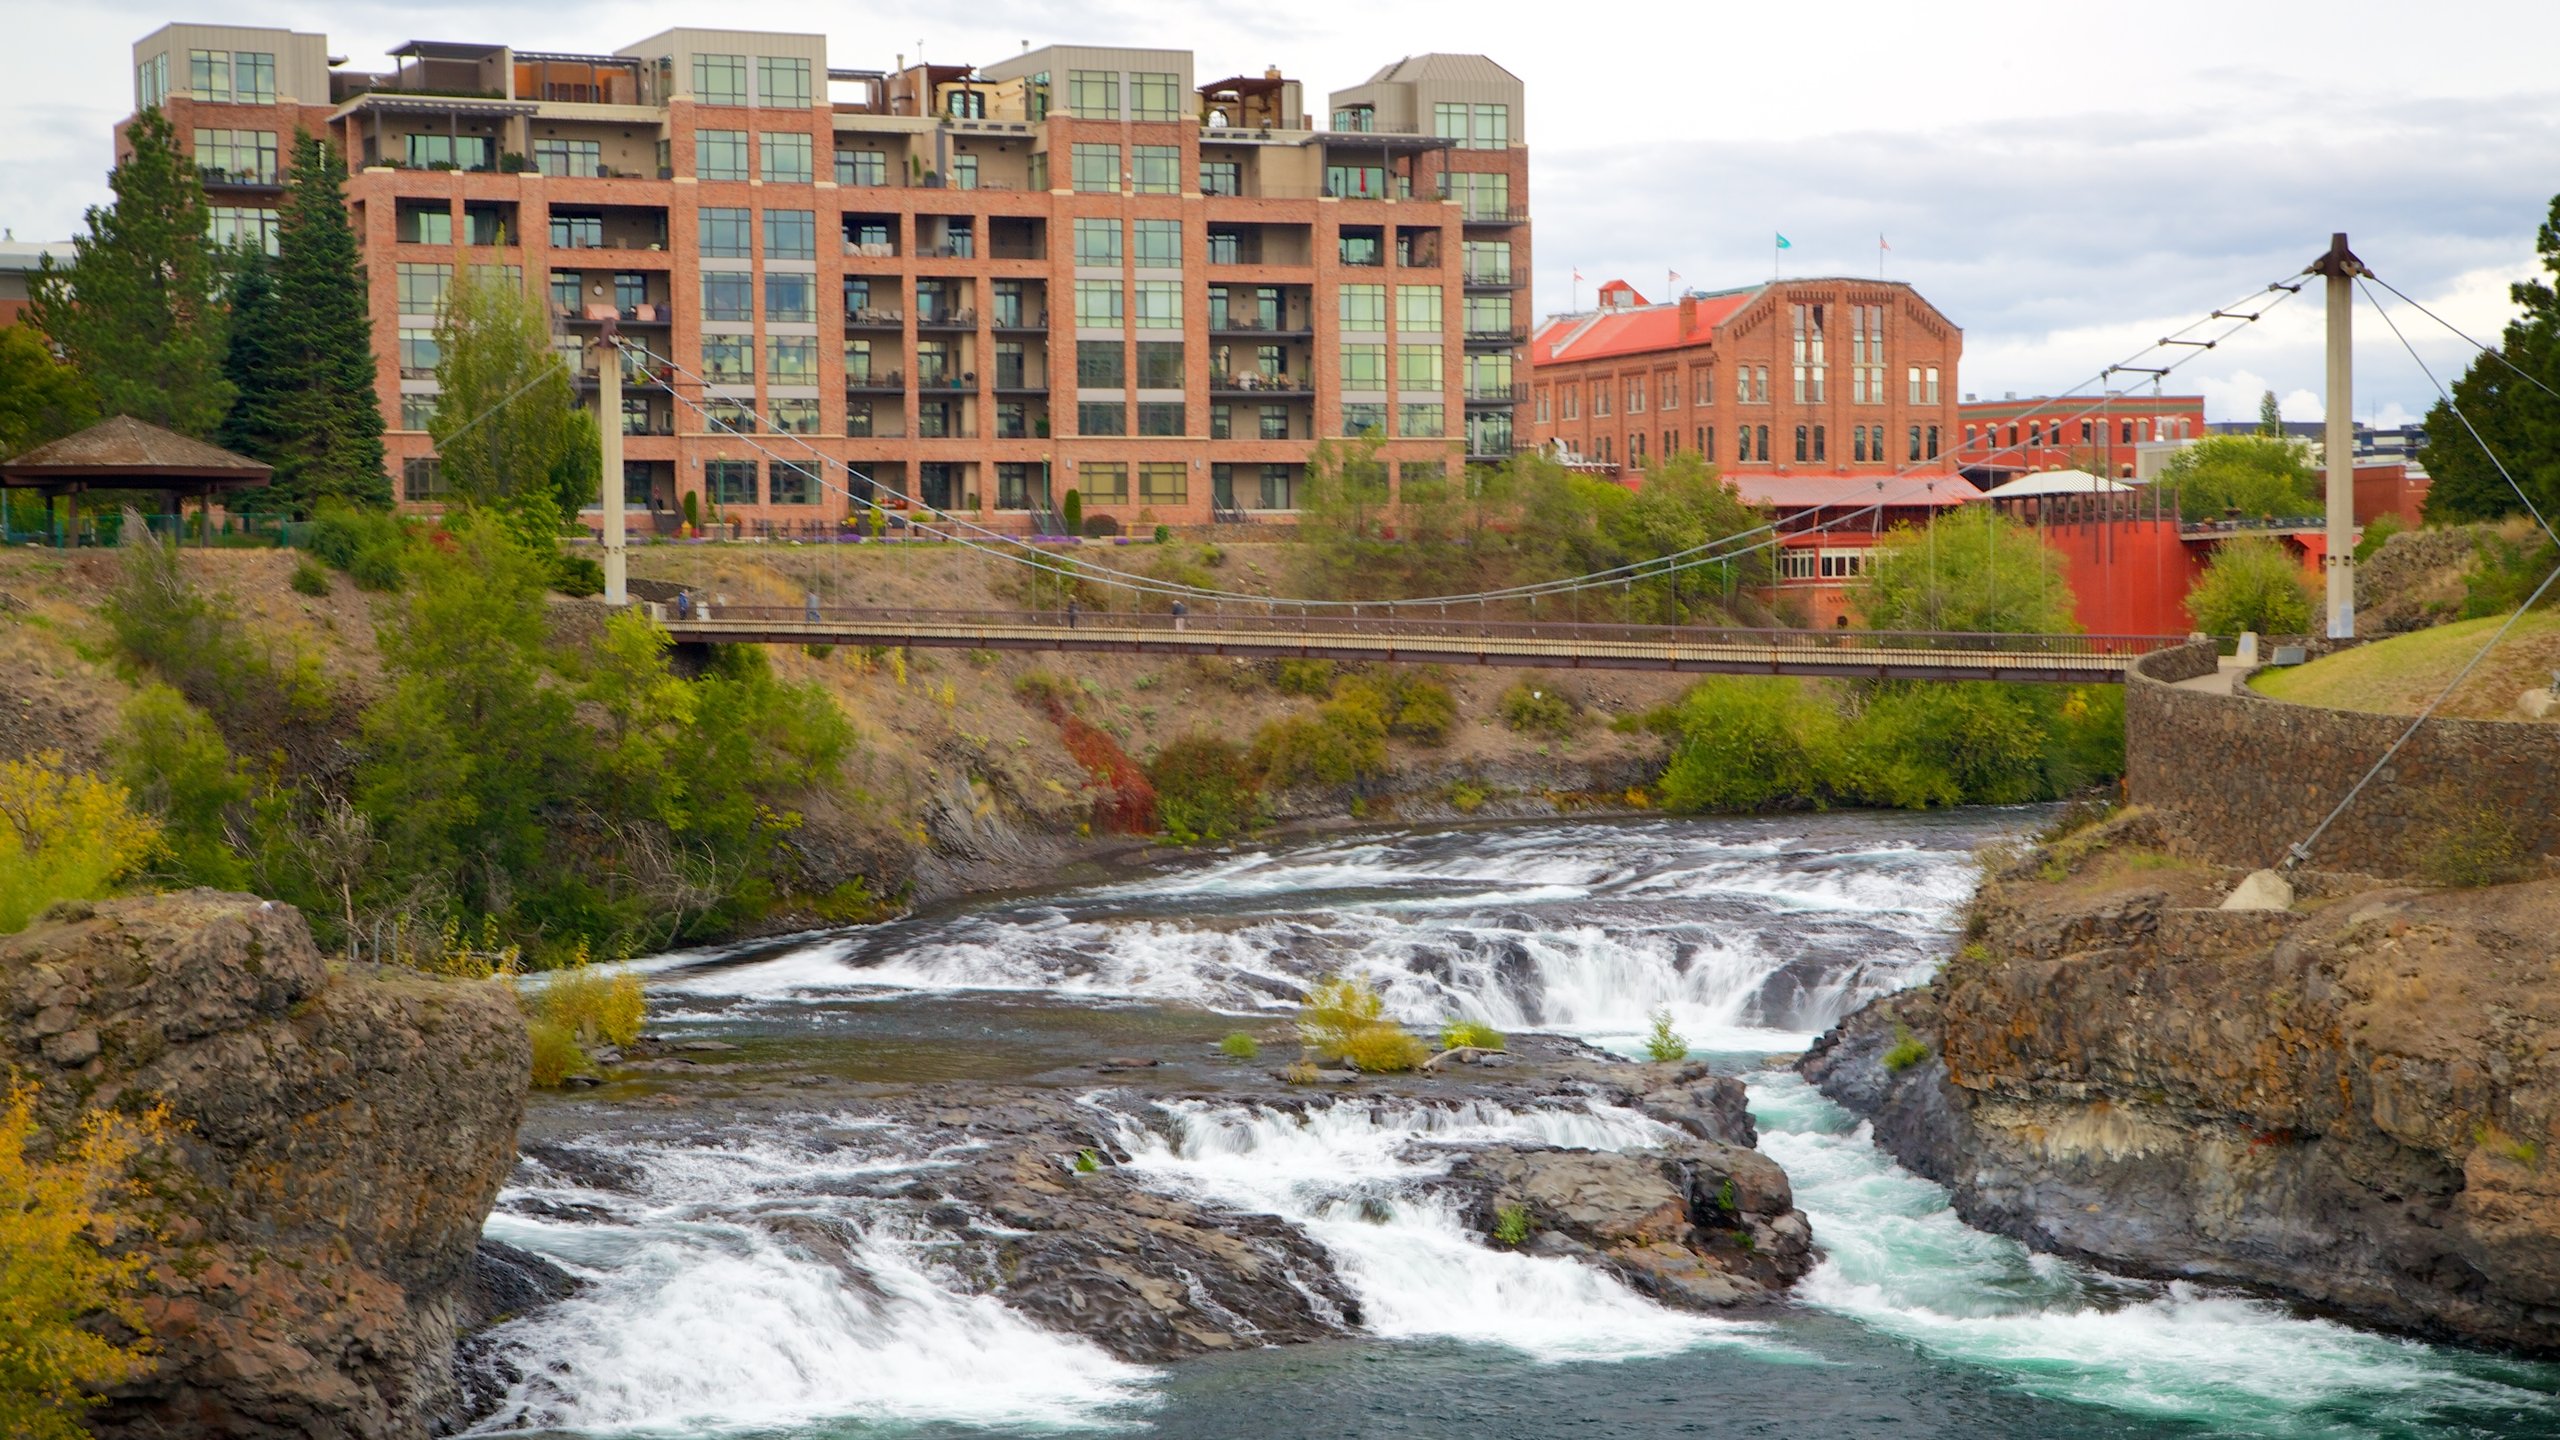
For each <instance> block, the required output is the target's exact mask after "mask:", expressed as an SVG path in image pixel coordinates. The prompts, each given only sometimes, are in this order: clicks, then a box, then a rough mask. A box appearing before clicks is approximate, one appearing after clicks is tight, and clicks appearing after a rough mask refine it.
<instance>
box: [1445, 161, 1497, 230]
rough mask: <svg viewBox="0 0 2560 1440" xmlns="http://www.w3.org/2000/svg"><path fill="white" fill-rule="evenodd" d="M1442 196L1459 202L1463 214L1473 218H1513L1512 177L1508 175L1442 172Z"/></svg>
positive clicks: (1467, 217) (1470, 218) (1465, 216)
mask: <svg viewBox="0 0 2560 1440" xmlns="http://www.w3.org/2000/svg"><path fill="white" fill-rule="evenodd" d="M1440 185H1441V190H1440V194H1441V198H1442V199H1446V200H1455V201H1457V202H1458V203H1459V206H1460V207H1461V209H1460V214H1461V215H1462V216H1463V217H1464V218H1466V219H1469V220H1507V219H1509V218H1511V177H1510V176H1508V175H1471V174H1466V173H1464V172H1459V173H1450V172H1446V171H1444V172H1442V173H1441V176H1440Z"/></svg>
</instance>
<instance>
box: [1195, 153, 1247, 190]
mask: <svg viewBox="0 0 2560 1440" xmlns="http://www.w3.org/2000/svg"><path fill="white" fill-rule="evenodd" d="M1243 184H1244V167H1243V166H1241V165H1238V164H1237V163H1236V162H1235V161H1233V160H1203V161H1201V162H1200V193H1201V194H1203V195H1241V194H1243V193H1244V190H1243V188H1242V187H1243Z"/></svg>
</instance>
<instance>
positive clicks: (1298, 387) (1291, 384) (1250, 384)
mask: <svg viewBox="0 0 2560 1440" xmlns="http://www.w3.org/2000/svg"><path fill="white" fill-rule="evenodd" d="M1315 388H1316V387H1315V382H1314V381H1313V380H1310V379H1308V378H1307V377H1305V376H1303V375H1265V374H1263V373H1262V372H1261V371H1259V370H1238V371H1234V372H1229V371H1225V370H1215V369H1213V370H1211V371H1210V372H1209V393H1210V394H1212V395H1255V396H1267V397H1269V398H1270V399H1273V400H1288V399H1303V398H1305V397H1306V396H1309V395H1312V394H1314V393H1315Z"/></svg>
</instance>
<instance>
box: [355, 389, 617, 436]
mask: <svg viewBox="0 0 2560 1440" xmlns="http://www.w3.org/2000/svg"><path fill="white" fill-rule="evenodd" d="M641 403H642V404H643V405H645V404H647V403H648V402H647V401H645V400H644V401H642V402H641ZM435 418H436V397H434V396H433V395H403V396H401V397H400V428H401V429H403V430H424V429H426V428H427V427H428V425H429V424H431V423H433V421H434V420H435Z"/></svg>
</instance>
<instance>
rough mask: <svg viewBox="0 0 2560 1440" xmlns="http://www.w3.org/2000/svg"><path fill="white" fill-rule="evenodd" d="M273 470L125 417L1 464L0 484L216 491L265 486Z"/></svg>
mask: <svg viewBox="0 0 2560 1440" xmlns="http://www.w3.org/2000/svg"><path fill="white" fill-rule="evenodd" d="M272 474H274V470H273V469H272V467H269V466H265V465H261V464H259V463H258V462H257V461H255V460H252V459H250V458H248V457H247V456H245V455H234V454H232V453H231V452H230V451H228V450H225V449H223V448H222V447H221V446H219V445H208V444H206V443H204V442H203V441H201V440H191V439H189V438H188V437H186V436H184V435H180V434H177V433H176V432H174V431H169V430H163V429H161V428H160V427H159V426H157V425H146V424H144V423H143V422H141V421H139V420H136V419H134V418H133V417H132V416H130V415H118V416H116V417H114V418H113V419H109V420H101V421H99V422H98V423H97V424H95V425H92V426H90V427H89V428H88V429H86V430H83V431H81V432H80V433H79V434H77V435H65V436H63V437H62V438H61V439H59V440H55V441H52V442H50V443H48V444H44V445H39V446H37V447H36V448H34V449H33V450H30V451H28V452H27V453H26V454H24V455H21V456H19V457H18V458H16V459H15V460H10V461H7V462H5V463H0V484H8V485H33V486H44V487H48V488H50V487H56V486H61V485H65V484H70V483H75V482H76V483H80V484H84V485H90V486H95V487H97V488H99V489H110V490H111V489H119V488H122V489H134V490H165V489H169V488H171V486H170V484H169V482H171V481H184V482H191V483H188V484H187V485H186V486H185V488H187V489H197V488H201V487H206V486H210V487H213V488H216V489H229V488H233V487H247V486H255V485H264V484H266V483H267V479H268V477H269V476H270V475H272Z"/></svg>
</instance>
